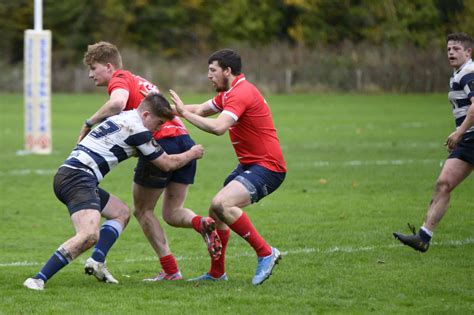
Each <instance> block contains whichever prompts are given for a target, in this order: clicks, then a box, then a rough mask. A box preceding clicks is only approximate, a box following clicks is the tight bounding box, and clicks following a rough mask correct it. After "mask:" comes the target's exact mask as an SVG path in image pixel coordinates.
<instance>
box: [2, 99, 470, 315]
mask: <svg viewBox="0 0 474 315" xmlns="http://www.w3.org/2000/svg"><path fill="white" fill-rule="evenodd" d="M178 92H179V91H178ZM210 96H211V95H184V96H183V97H182V98H183V100H184V101H185V102H186V103H191V102H202V101H204V100H206V99H207V98H208V97H210ZM105 100H106V98H105V95H73V94H71V95H53V99H52V107H53V124H52V125H53V154H52V155H49V156H39V155H26V156H22V155H17V151H19V150H22V149H23V99H22V96H21V95H11V94H2V95H0V112H1V114H0V145H1V150H0V241H1V245H0V248H1V250H0V293H1V299H0V301H1V302H0V314H32V313H35V314H57V313H63V314H78V313H82V314H132V313H136V314H138V313H149V314H185V313H193V314H196V313H222V314H270V313H273V314H311V313H375V314H387V313H399V314H408V313H445V314H453V313H457V314H468V313H471V314H472V313H474V263H473V261H474V234H473V227H474V211H473V210H474V209H473V208H474V199H473V196H474V193H473V191H474V178H473V176H472V175H471V177H470V178H468V179H467V180H466V181H465V182H464V183H463V184H462V185H461V186H460V187H458V189H456V191H455V192H454V193H453V196H452V202H451V206H450V210H449V211H448V213H447V215H446V216H445V218H444V219H443V221H442V222H441V225H440V226H439V229H438V230H437V231H436V233H435V235H434V239H433V241H434V242H433V244H432V247H431V248H430V250H429V251H428V252H427V253H426V254H420V253H417V252H415V251H413V250H412V249H409V248H406V247H403V246H401V245H399V244H398V243H397V242H396V241H395V240H394V239H393V237H392V232H393V231H397V230H398V231H405V232H407V233H408V228H407V227H406V223H407V222H411V223H413V224H415V226H416V227H417V228H418V227H419V226H420V224H421V223H422V219H423V216H424V214H425V211H426V207H427V205H428V203H429V201H430V198H431V195H432V190H433V185H434V182H435V180H436V178H437V176H438V174H439V171H440V167H441V163H442V161H443V160H444V158H445V157H446V151H445V150H444V148H443V146H442V144H443V143H444V140H445V138H446V136H447V135H448V134H449V133H450V132H451V131H452V128H453V126H454V123H453V119H452V116H451V111H450V105H449V103H448V101H447V97H446V94H434V95H404V96H400V95H390V94H384V95H349V94H348V95H335V94H323V95H270V96H267V100H268V102H269V104H270V106H271V108H272V112H273V116H274V121H275V124H276V127H277V130H278V134H279V137H280V140H281V143H282V147H283V152H284V154H285V157H286V161H287V164H288V169H289V171H288V175H287V178H286V180H285V182H284V183H283V185H282V186H281V187H280V188H279V189H278V190H277V191H276V192H275V193H274V194H272V195H270V196H269V197H267V198H265V199H263V200H262V201H261V202H259V203H258V204H256V205H253V206H251V207H249V208H248V209H247V212H248V214H249V216H250V218H251V219H252V220H253V222H254V224H255V225H256V227H257V228H258V229H259V231H260V232H261V234H262V235H263V236H264V237H265V238H266V239H267V240H268V241H269V242H270V244H271V245H273V246H275V247H277V248H279V249H280V251H282V253H283V255H284V257H283V259H282V261H281V263H280V264H279V265H278V266H277V268H276V269H275V271H274V275H273V276H272V277H271V278H270V279H269V280H268V281H267V282H265V283H264V284H263V285H262V286H259V287H254V286H252V285H251V278H252V276H253V274H254V272H255V266H256V259H255V256H254V253H253V250H252V249H251V248H250V247H249V246H248V245H247V244H246V243H245V242H244V241H243V240H241V239H240V238H239V237H237V236H236V235H235V234H233V235H232V236H231V239H230V242H229V247H228V250H227V273H228V276H229V279H230V280H229V281H228V282H226V283H190V282H185V281H179V282H160V283H143V282H142V281H141V280H142V279H143V278H146V277H150V276H153V275H154V274H156V273H157V272H159V271H160V266H159V264H158V262H157V260H156V258H155V256H154V253H153V251H152V249H151V247H150V246H149V245H148V242H147V241H146V240H145V237H144V236H143V234H142V232H141V230H140V227H139V226H138V224H137V222H136V220H135V219H134V218H132V219H131V222H130V225H129V226H128V228H127V230H125V232H124V233H123V234H122V236H121V238H120V239H119V240H118V242H117V243H116V245H115V246H114V247H113V248H112V250H111V251H110V252H109V255H108V266H109V270H110V271H111V272H112V274H113V275H114V276H115V277H116V278H117V279H118V280H119V281H120V284H119V285H117V286H114V285H108V284H104V283H99V282H97V281H96V280H95V278H92V277H89V276H86V275H84V271H83V263H84V261H85V259H86V258H87V257H88V256H89V255H90V252H88V253H86V254H84V255H83V256H81V257H79V259H77V260H76V261H75V262H74V263H72V264H71V265H69V266H67V267H66V268H65V269H63V270H62V271H60V272H59V273H58V274H57V275H56V276H55V277H53V278H52V279H51V280H50V281H49V282H48V283H47V287H46V290H45V291H44V292H35V291H29V290H27V289H25V288H23V286H22V282H23V281H24V280H25V279H26V278H27V277H30V276H32V275H34V274H35V273H36V272H37V271H38V270H39V269H40V268H41V266H42V264H43V263H44V262H45V261H46V260H47V259H48V258H49V257H50V255H51V254H52V253H53V251H54V250H56V248H57V247H58V246H59V245H60V244H61V243H62V242H63V241H64V240H66V239H67V238H69V237H70V236H72V234H73V228H72V225H71V223H70V220H69V215H68V212H67V210H66V208H65V207H64V206H63V205H62V204H61V203H60V202H59V201H57V200H56V198H55V196H54V193H53V191H52V177H53V175H54V173H55V170H56V169H57V167H58V166H59V165H60V164H61V163H62V162H63V160H64V159H65V158H66V157H67V156H68V154H69V153H70V151H71V150H72V148H73V147H74V144H75V141H76V139H77V135H78V132H79V130H80V127H81V125H82V123H83V121H84V120H85V119H86V118H87V117H89V116H90V115H91V114H92V113H93V112H94V111H95V110H96V109H97V108H98V107H99V106H100V105H101V104H103V102H104V101H105ZM189 129H190V133H191V135H192V136H193V138H194V139H195V140H196V142H198V143H201V144H203V145H204V146H205V149H206V154H205V157H204V158H203V159H202V160H200V161H199V162H198V175H197V179H196V183H195V185H193V186H192V188H191V189H190V192H189V197H188V200H187V203H186V206H187V207H190V208H192V209H194V210H195V211H196V212H197V213H199V214H206V212H207V207H208V205H209V202H210V200H211V198H212V196H213V195H214V193H215V192H216V191H217V190H218V189H219V187H220V186H221V184H222V181H223V179H224V178H225V176H226V175H227V174H228V173H229V172H230V171H231V170H232V168H233V167H234V166H235V164H236V159H235V157H234V153H233V150H232V148H231V145H230V143H229V139H228V135H227V134H226V135H224V136H222V137H216V136H212V135H208V134H205V133H203V132H201V131H199V130H197V129H195V128H193V127H190V128H189ZM134 164H135V161H134V160H133V159H132V160H128V161H126V162H124V163H122V164H120V165H119V166H118V167H117V168H116V169H114V171H113V172H112V173H111V174H110V175H109V176H107V178H106V180H104V181H103V183H102V184H101V186H102V187H103V188H104V189H106V190H108V191H109V192H111V193H113V194H115V195H117V196H119V197H120V198H121V199H123V200H124V201H125V202H126V203H127V204H128V205H130V206H131V204H132V203H131V200H132V199H131V192H130V190H131V180H132V174H133V167H134ZM156 212H157V213H158V214H160V207H157V209H156ZM164 226H165V229H166V232H167V235H168V238H169V241H170V245H171V248H172V251H173V253H174V254H175V256H176V257H177V259H178V264H179V266H180V269H181V271H182V273H183V275H184V277H185V278H190V277H194V276H198V275H200V274H202V273H204V272H206V271H207V270H208V265H209V258H208V255H207V251H206V248H205V245H204V243H203V242H202V240H201V238H200V236H199V235H198V234H196V233H195V232H194V231H192V230H186V229H175V228H171V227H169V226H167V225H164Z"/></svg>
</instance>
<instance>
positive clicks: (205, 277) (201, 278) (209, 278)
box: [188, 273, 229, 281]
mask: <svg viewBox="0 0 474 315" xmlns="http://www.w3.org/2000/svg"><path fill="white" fill-rule="evenodd" d="M227 280H229V278H228V277H227V274H226V273H224V274H223V275H222V276H220V277H219V278H214V277H213V276H211V275H210V274H208V273H205V274H203V275H202V276H199V277H197V278H191V279H188V281H227Z"/></svg>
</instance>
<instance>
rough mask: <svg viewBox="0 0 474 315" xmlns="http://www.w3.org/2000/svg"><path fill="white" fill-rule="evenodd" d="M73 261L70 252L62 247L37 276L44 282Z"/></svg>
mask: <svg viewBox="0 0 474 315" xmlns="http://www.w3.org/2000/svg"><path fill="white" fill-rule="evenodd" d="M71 261H72V258H71V256H70V255H69V253H68V252H67V251H66V250H65V249H64V248H62V247H60V248H58V250H57V251H56V252H54V254H53V255H52V256H51V257H50V258H49V259H48V261H47V262H46V264H44V266H43V268H42V269H41V271H40V272H38V274H37V275H36V276H35V278H36V279H42V280H43V281H44V282H46V281H48V279H50V278H51V277H52V276H53V275H54V274H55V273H56V272H58V271H59V270H61V269H62V268H64V267H65V266H66V265H67V264H69V263H70V262H71Z"/></svg>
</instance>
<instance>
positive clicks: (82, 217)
mask: <svg viewBox="0 0 474 315" xmlns="http://www.w3.org/2000/svg"><path fill="white" fill-rule="evenodd" d="M71 221H72V224H73V226H74V229H75V231H76V233H77V234H94V233H97V232H98V231H99V227H100V212H99V211H98V210H95V209H83V210H79V211H77V212H74V213H73V214H72V215H71Z"/></svg>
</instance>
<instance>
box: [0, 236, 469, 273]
mask: <svg viewBox="0 0 474 315" xmlns="http://www.w3.org/2000/svg"><path fill="white" fill-rule="evenodd" d="M470 244H474V238H468V239H465V240H451V241H445V242H434V241H433V242H432V245H433V246H464V245H470ZM402 246H404V245H402V244H391V245H384V246H362V247H350V246H348V247H339V246H335V247H331V248H327V249H320V248H311V247H304V248H297V249H293V250H288V251H282V254H283V255H300V254H303V255H305V254H312V253H318V254H334V253H358V252H367V251H373V250H377V249H384V248H385V249H387V248H395V247H402ZM254 256H255V254H254V253H253V252H252V253H244V254H239V255H227V258H234V257H254ZM175 258H176V260H178V261H180V260H201V259H208V258H209V257H208V256H207V255H206V256H176V257H175ZM79 261H80V262H81V263H84V262H85V260H84V259H80V260H79ZM146 261H157V258H156V257H155V256H149V257H144V258H140V259H128V258H126V259H124V260H122V261H119V260H117V261H114V263H116V264H119V263H135V262H146ZM41 264H42V263H39V262H33V261H17V262H10V263H0V268H1V267H30V266H37V265H41Z"/></svg>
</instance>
